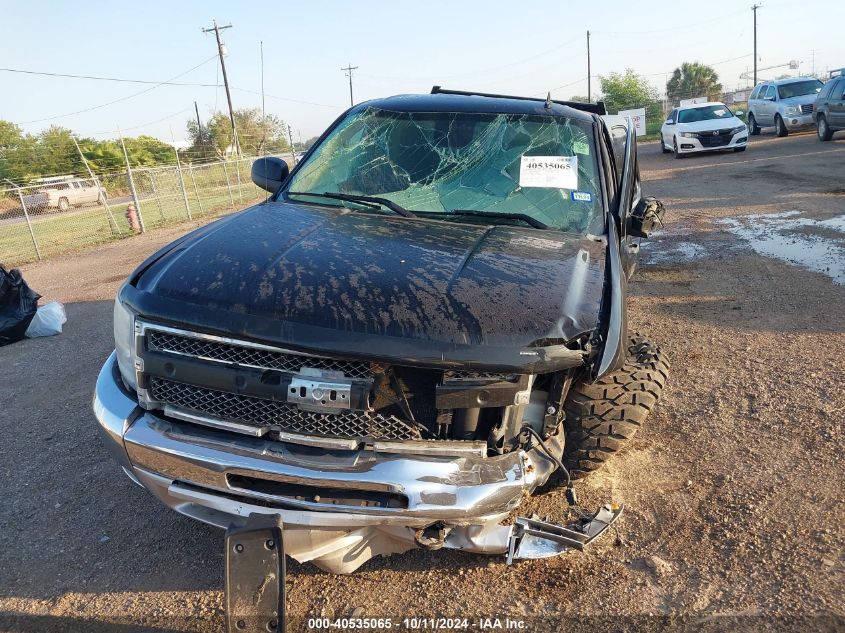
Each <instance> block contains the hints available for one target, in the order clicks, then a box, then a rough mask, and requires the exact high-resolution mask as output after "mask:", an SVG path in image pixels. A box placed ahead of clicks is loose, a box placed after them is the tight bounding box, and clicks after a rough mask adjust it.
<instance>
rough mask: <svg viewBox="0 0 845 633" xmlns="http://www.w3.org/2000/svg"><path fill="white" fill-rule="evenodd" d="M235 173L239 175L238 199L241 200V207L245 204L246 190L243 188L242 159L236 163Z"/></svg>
mask: <svg viewBox="0 0 845 633" xmlns="http://www.w3.org/2000/svg"><path fill="white" fill-rule="evenodd" d="M235 171H237V173H238V198H240V201H241V206H243V204H244V190H243V187H241V161H240V159H238V160H236V161H235Z"/></svg>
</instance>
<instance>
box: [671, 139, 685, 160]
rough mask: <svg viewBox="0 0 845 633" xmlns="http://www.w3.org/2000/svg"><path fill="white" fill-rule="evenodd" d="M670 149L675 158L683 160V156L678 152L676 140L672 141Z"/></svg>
mask: <svg viewBox="0 0 845 633" xmlns="http://www.w3.org/2000/svg"><path fill="white" fill-rule="evenodd" d="M672 149H673V150H674V151H675V158H677V159H679V160H680V159H681V158H683V154H681V152H679V151H678V139H676V138H675V139H672Z"/></svg>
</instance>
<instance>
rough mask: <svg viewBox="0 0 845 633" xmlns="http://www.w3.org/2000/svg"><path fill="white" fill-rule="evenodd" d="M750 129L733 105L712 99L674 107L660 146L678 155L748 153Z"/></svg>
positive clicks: (664, 128) (665, 122)
mask: <svg viewBox="0 0 845 633" xmlns="http://www.w3.org/2000/svg"><path fill="white" fill-rule="evenodd" d="M747 143H748V128H747V127H746V125H745V123H743V122H742V120H741V119H739V117H737V116H736V115H735V114H734V113H733V112H731V110H730V108H728V106H726V105H725V104H724V103H721V102H719V101H708V102H706V103H696V104H693V105H688V106H682V107H678V108H674V109H673V110H672V111H671V112H670V113H669V116H667V117H666V121H664V123H663V125H662V126H661V127H660V148H661V149H662V150H663V153H664V154H668V153H669V152H674V153H675V158H681V157H683V156H684V155H685V154H694V153H696V152H712V151H723V150H733V151H735V152H744V151H745V148H746V146H747Z"/></svg>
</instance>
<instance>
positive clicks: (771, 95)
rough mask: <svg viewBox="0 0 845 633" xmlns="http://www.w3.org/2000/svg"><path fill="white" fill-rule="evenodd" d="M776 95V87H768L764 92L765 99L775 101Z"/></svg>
mask: <svg viewBox="0 0 845 633" xmlns="http://www.w3.org/2000/svg"><path fill="white" fill-rule="evenodd" d="M777 94H778V89H777V87H776V86H769V89H768V90H766V98H767V99H775V98H776V97H777Z"/></svg>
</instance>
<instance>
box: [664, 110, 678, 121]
mask: <svg viewBox="0 0 845 633" xmlns="http://www.w3.org/2000/svg"><path fill="white" fill-rule="evenodd" d="M677 120H678V108H675V109H674V110H672V111H671V112H670V113H669V116H667V117H666V123H675V122H676V121H677Z"/></svg>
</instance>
